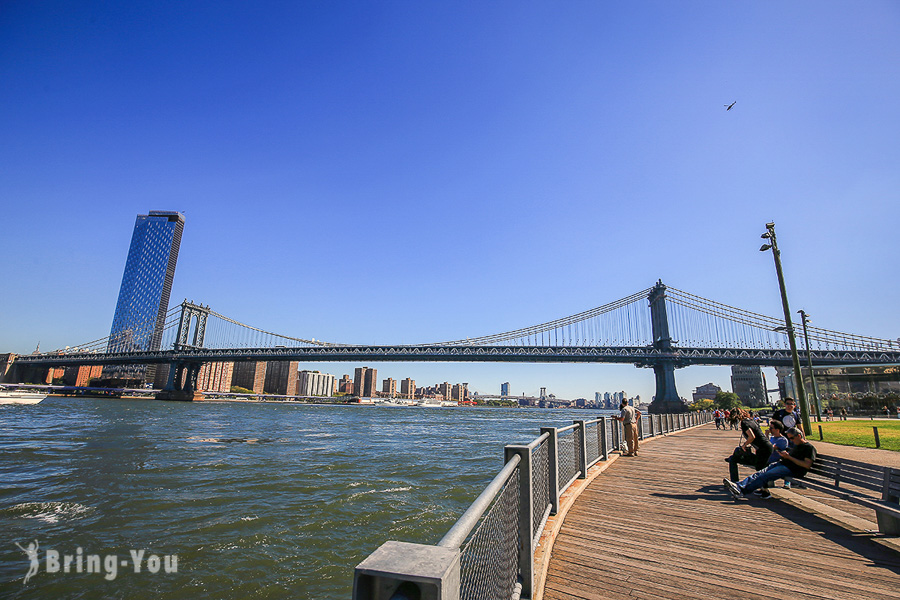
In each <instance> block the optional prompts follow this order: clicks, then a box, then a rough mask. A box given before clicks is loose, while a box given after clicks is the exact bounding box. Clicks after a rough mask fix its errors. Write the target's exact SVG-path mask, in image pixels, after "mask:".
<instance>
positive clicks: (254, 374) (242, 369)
mask: <svg viewBox="0 0 900 600" xmlns="http://www.w3.org/2000/svg"><path fill="white" fill-rule="evenodd" d="M266 364H267V363H265V362H262V361H260V362H236V363H234V369H233V373H232V376H231V385H233V386H239V387H242V388H244V389H248V390H250V391H251V392H255V393H257V394H262V393H263V392H264V391H265V383H266Z"/></svg>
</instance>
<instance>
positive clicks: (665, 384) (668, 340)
mask: <svg viewBox="0 0 900 600" xmlns="http://www.w3.org/2000/svg"><path fill="white" fill-rule="evenodd" d="M647 300H649V301H650V324H651V326H652V328H653V347H654V349H656V350H659V351H660V352H664V353H669V352H672V350H673V348H672V336H671V335H670V334H669V315H668V313H667V312H666V286H665V285H664V284H663V282H662V279H660V280H659V281H657V282H656V285H655V286H653V289H651V290H650V294H649V295H648V296H647ZM651 366H652V367H653V373H654V374H655V375H656V396H655V397H654V399H653V402H651V403H650V412H651V413H658V414H665V413H680V412H685V411H686V410H687V407H685V405H684V402H682V400H681V398H680V397H679V396H678V390H677V389H675V366H676V365H675V361H674V360H672V359H669V358H659V359H656V360H654V361H653V362H652V363H651Z"/></svg>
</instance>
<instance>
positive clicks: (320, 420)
mask: <svg viewBox="0 0 900 600" xmlns="http://www.w3.org/2000/svg"><path fill="white" fill-rule="evenodd" d="M593 416H594V413H593V412H591V413H587V412H585V411H560V410H537V409H527V410H526V409H475V408H453V409H447V408H444V409H439V408H398V407H372V406H308V405H301V404H283V403H262V404H246V403H207V402H204V403H196V404H191V403H166V402H157V401H149V400H111V399H72V398H48V399H46V400H44V401H43V402H42V403H41V404H39V405H32V406H0V528H2V532H3V533H2V534H0V535H2V538H3V539H4V542H3V544H2V546H0V557H2V563H0V596H2V597H9V598H17V599H18V598H22V599H25V598H48V597H56V598H97V597H115V598H138V597H140V598H145V597H150V596H152V597H156V598H173V599H175V598H178V599H180V598H317V599H318V598H335V599H338V598H340V599H348V598H350V594H351V587H352V577H353V567H354V566H355V565H356V564H357V563H358V562H359V561H361V560H362V559H363V558H365V557H366V556H367V555H368V554H369V553H370V552H372V551H373V550H374V549H375V548H377V547H378V546H379V545H380V544H381V543H382V542H384V541H386V540H388V539H394V540H403V541H410V542H421V543H435V542H437V540H438V539H440V537H441V536H442V535H443V534H444V533H445V532H446V530H447V529H448V528H449V527H450V526H451V525H452V524H453V523H454V522H455V520H456V519H457V518H458V517H459V516H460V515H461V514H462V512H463V511H464V510H465V509H466V507H468V505H469V504H470V503H471V501H472V500H473V499H474V498H475V497H476V496H477V495H478V494H479V493H480V492H481V490H482V489H483V487H484V485H485V484H486V483H487V482H488V481H489V480H490V479H491V478H492V477H493V476H494V475H495V474H496V472H497V471H498V470H499V469H500V467H501V466H502V457H503V450H502V447H503V445H504V444H510V443H522V442H528V441H530V440H531V439H533V438H534V437H536V436H537V435H538V433H539V428H540V427H541V426H554V425H555V426H562V425H565V424H570V423H571V422H572V421H571V419H572V418H592V417H593ZM35 539H36V540H37V541H38V543H39V544H40V549H39V558H40V561H41V562H40V568H39V572H38V573H37V574H36V575H34V576H33V578H31V579H30V580H29V581H28V583H27V584H23V578H24V577H25V575H26V571H27V570H28V567H29V562H28V560H27V558H26V554H25V553H24V552H23V551H22V550H20V549H19V548H18V547H16V545H15V542H18V543H19V544H20V545H21V546H23V547H27V545H28V543H29V542H31V541H33V540H35ZM78 547H81V548H83V554H84V556H87V555H91V554H93V555H98V556H100V557H101V558H100V561H101V564H102V561H103V560H104V558H105V556H106V555H116V562H119V561H121V560H127V561H128V563H127V567H126V566H122V565H121V564H119V565H118V566H117V572H116V577H115V579H112V580H108V579H107V577H105V575H109V574H111V572H110V571H108V570H105V569H101V570H100V571H101V572H99V573H86V572H82V573H76V572H75V564H74V563H73V565H72V567H71V572H70V573H63V572H62V570H60V572H57V573H48V572H46V563H45V550H47V549H54V550H57V551H58V552H59V553H60V554H61V555H63V554H70V555H76V548H78ZM130 550H136V551H140V550H144V551H145V555H144V561H145V562H144V567H143V568H142V571H141V573H135V572H134V569H133V566H132V562H131V557H130V556H129V551H130ZM151 554H155V555H158V556H160V557H163V556H164V555H177V557H178V558H177V560H178V564H177V573H166V572H165V571H164V569H163V568H160V569H159V572H157V573H150V572H148V571H147V568H146V560H147V557H149V556H150V555H151Z"/></svg>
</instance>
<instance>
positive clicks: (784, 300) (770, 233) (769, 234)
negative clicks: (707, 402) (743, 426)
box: [759, 223, 812, 435]
mask: <svg viewBox="0 0 900 600" xmlns="http://www.w3.org/2000/svg"><path fill="white" fill-rule="evenodd" d="M760 237H761V238H763V239H767V240H769V242H770V243H768V244H763V245H762V246H760V248H759V251H760V252H765V251H766V250H771V251H772V256H774V257H775V273H776V274H777V275H778V286H779V287H780V288H781V305H782V307H783V308H784V324H785V326H786V327H787V334H788V343H790V345H791V358H792V359H793V363H794V379H795V380H796V383H797V396H799V398H797V400H798V401H799V402H800V418H801V419H802V421H803V431H804V432H805V433H806V435H809V434H810V433H811V431H812V426H811V425H810V424H809V406H808V405H807V402H806V389H805V388H804V386H803V374H802V373H801V371H800V355H799V354H798V353H797V340H796V339H795V338H794V325H793V323H792V322H791V309H790V306H789V305H788V297H787V290H786V289H785V287H784V273H783V272H782V270H781V252H779V251H778V242H777V241H776V239H775V223H766V232H765V233H764V234H762V235H761V236H760Z"/></svg>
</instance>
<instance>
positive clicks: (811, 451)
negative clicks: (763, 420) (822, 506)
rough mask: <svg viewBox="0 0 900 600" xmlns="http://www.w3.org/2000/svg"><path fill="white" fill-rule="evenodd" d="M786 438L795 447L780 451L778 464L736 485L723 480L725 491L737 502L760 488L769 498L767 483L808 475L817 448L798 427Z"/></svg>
mask: <svg viewBox="0 0 900 600" xmlns="http://www.w3.org/2000/svg"><path fill="white" fill-rule="evenodd" d="M785 436H786V437H787V438H788V439H789V440H790V441H791V443H792V444H793V445H794V447H793V448H791V449H790V452H785V451H784V450H778V454H779V456H781V460H779V461H778V462H777V463H772V464H771V465H769V466H768V467H766V468H765V469H763V470H761V471H757V472H756V473H754V474H753V475H751V476H750V477H747V478H746V479H744V480H743V481H742V482H740V483H734V482H733V481H729V480H728V479H723V480H722V483H723V484H725V489H726V490H728V492H729V493H730V494H731V495H732V496H734V498H735V500H737V499H738V498H740V497H742V496H746V495H747V494H749V493H751V492H752V491H753V490H756V489H760V488H761V489H762V497H763V498H768V497H769V496H770V495H771V494H769V492H768V491H767V490H766V489H765V487H764V486H765V485H766V483H767V482H769V481H772V480H774V479H780V478H782V477H785V476H788V475H790V476H793V477H803V476H804V475H806V473H807V472H808V471H809V469H810V467H812V464H813V462H814V461H815V460H816V449H815V447H813V445H812V444H810V443H809V442H807V441H806V440H805V439H804V437H803V432H802V431H801V430H800V429H799V428H797V427H791V428H790V429H788V430H787V431H786V432H785Z"/></svg>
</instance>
